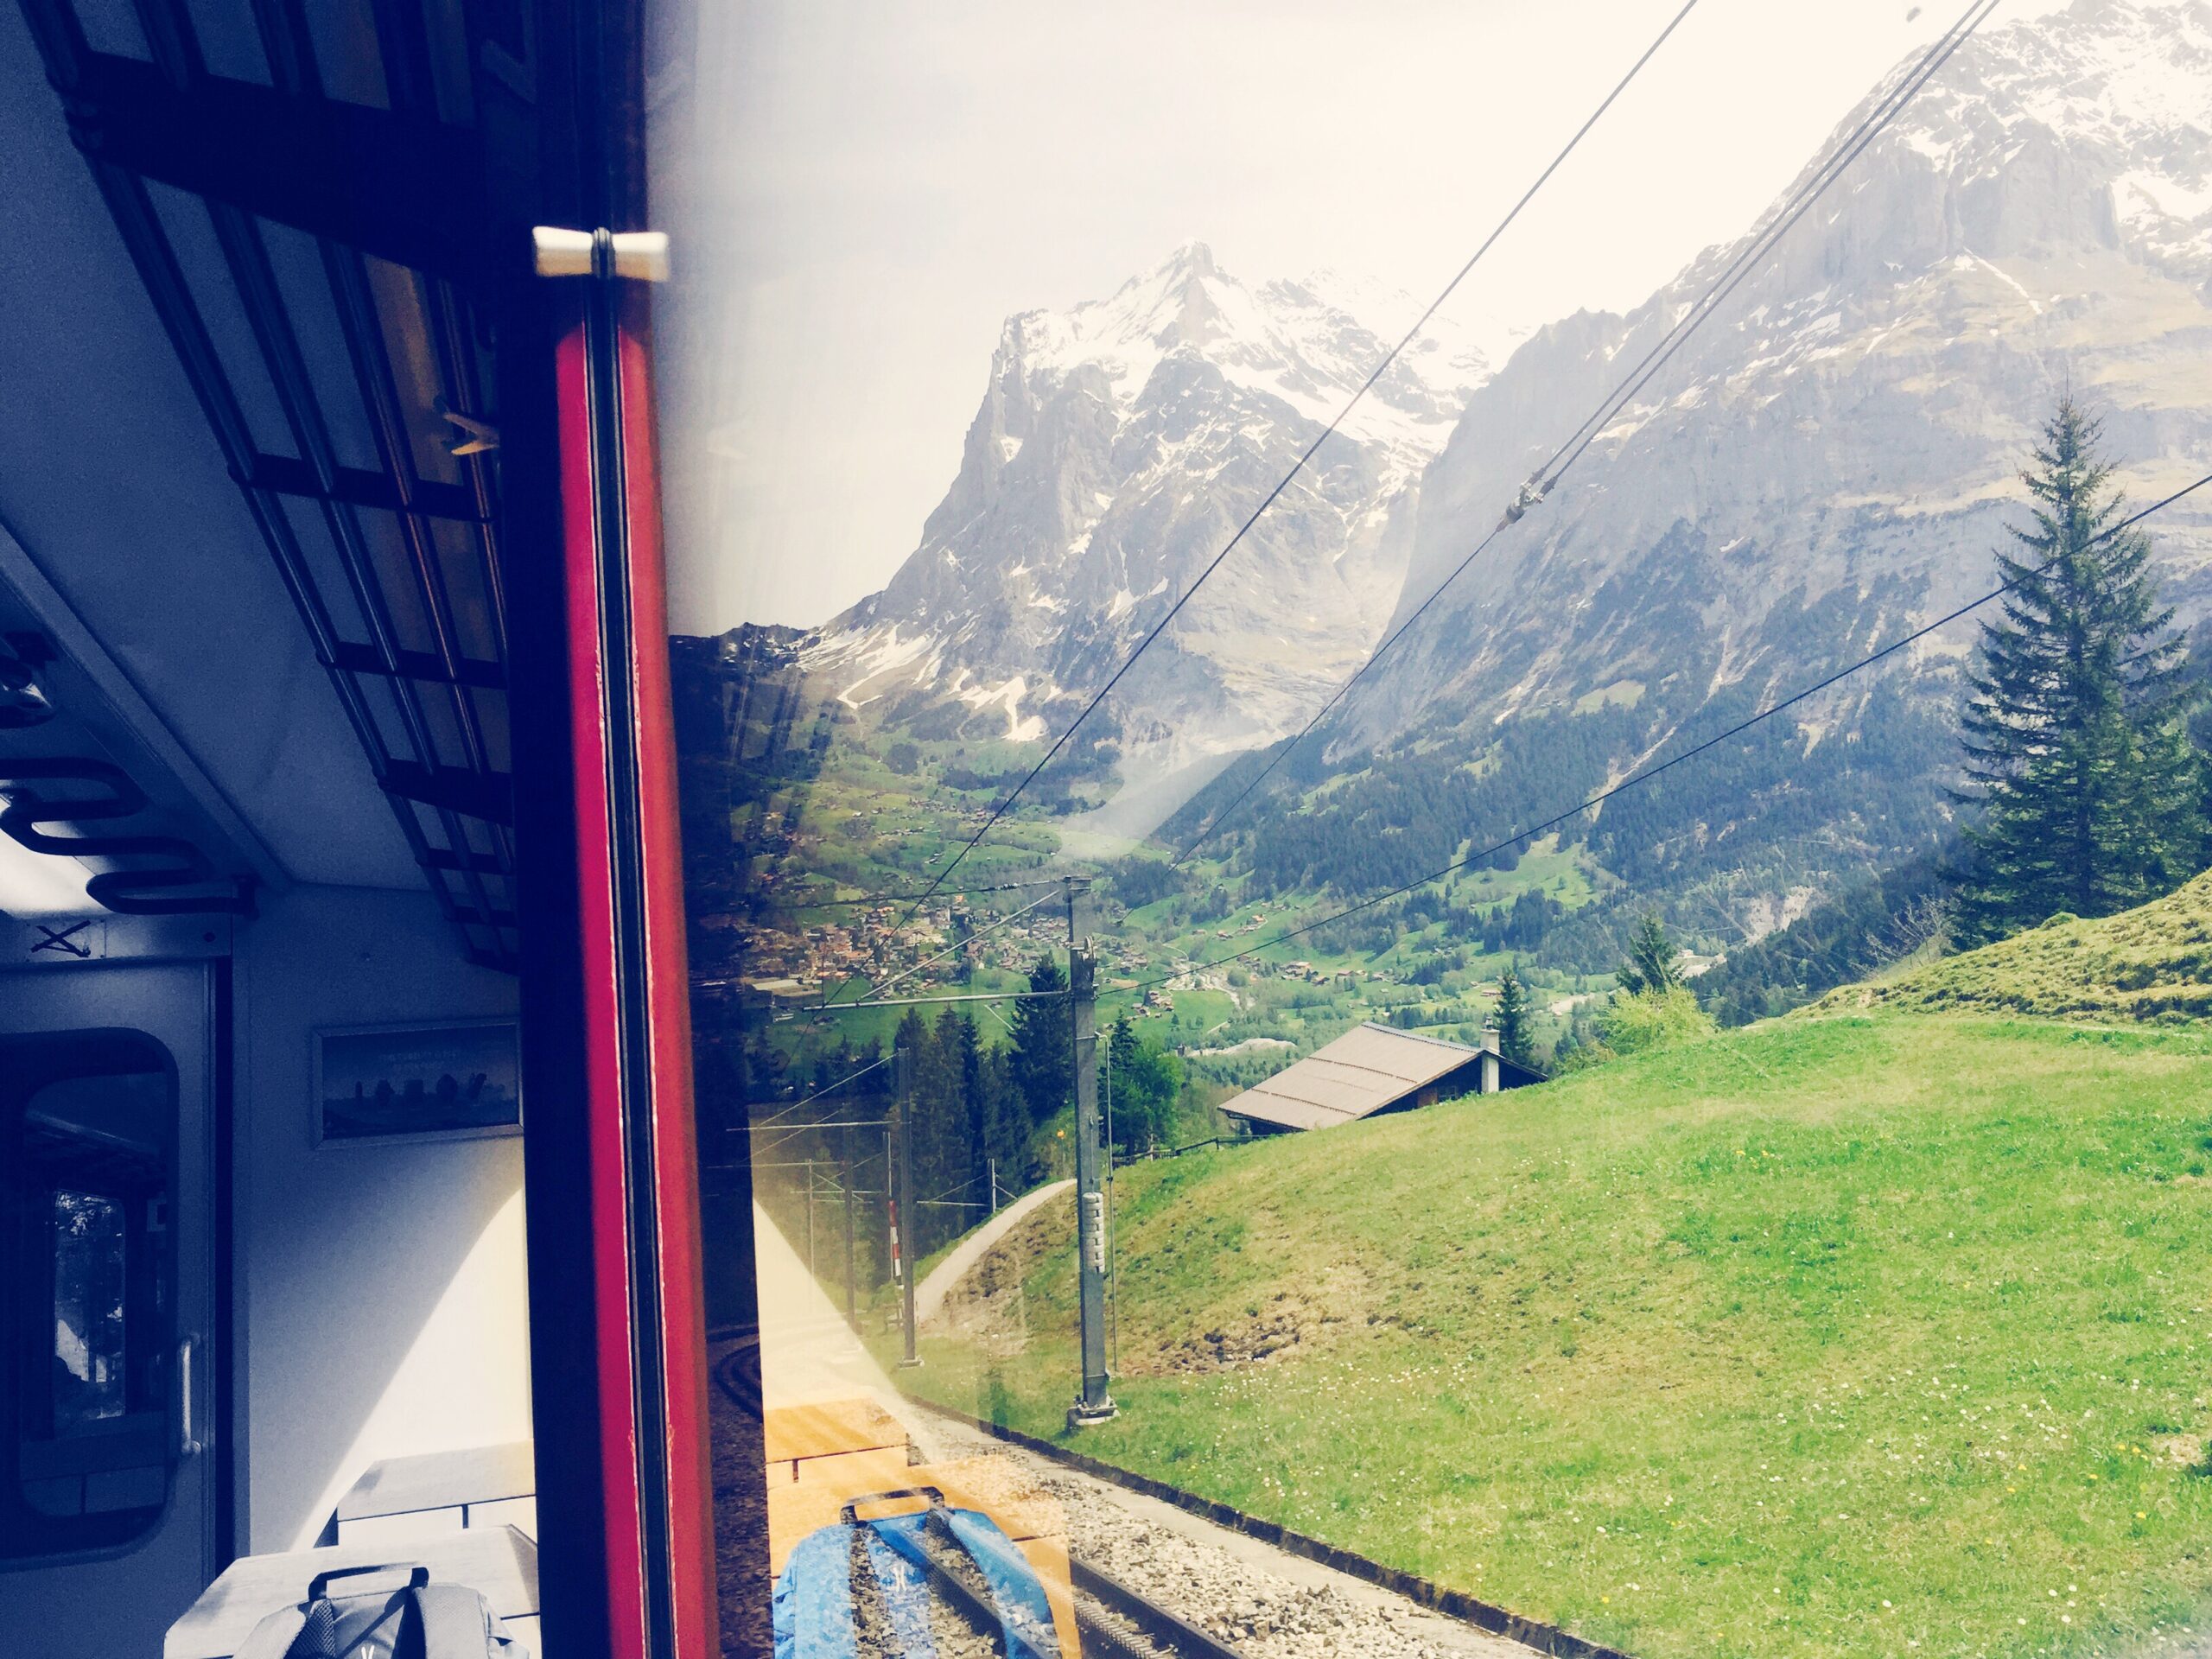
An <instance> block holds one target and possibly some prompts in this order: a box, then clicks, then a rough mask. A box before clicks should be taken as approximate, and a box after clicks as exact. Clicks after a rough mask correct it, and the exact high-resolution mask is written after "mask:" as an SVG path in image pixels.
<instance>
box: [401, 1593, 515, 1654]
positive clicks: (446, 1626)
mask: <svg viewBox="0 0 2212 1659" xmlns="http://www.w3.org/2000/svg"><path fill="white" fill-rule="evenodd" d="M409 1593H410V1594H411V1595H412V1596H413V1597H414V1598H415V1612H416V1618H419V1619H420V1620H421V1621H422V1624H423V1659H485V1656H486V1655H487V1654H493V1653H497V1652H499V1651H500V1650H501V1649H504V1648H505V1646H506V1633H505V1630H504V1629H503V1628H499V1629H495V1627H496V1626H497V1625H498V1621H497V1620H496V1619H494V1618H493V1617H492V1609H491V1608H490V1607H489V1606H488V1605H486V1602H485V1600H484V1598H483V1597H482V1596H481V1595H480V1594H479V1593H478V1592H476V1591H474V1590H473V1589H471V1588H470V1587H469V1586H467V1585H465V1584H424V1585H417V1586H415V1588H414V1589H413V1590H411V1591H410V1592H409ZM495 1638H496V1639H497V1641H498V1642H499V1647H497V1648H495V1647H493V1641H494V1639H495Z"/></svg>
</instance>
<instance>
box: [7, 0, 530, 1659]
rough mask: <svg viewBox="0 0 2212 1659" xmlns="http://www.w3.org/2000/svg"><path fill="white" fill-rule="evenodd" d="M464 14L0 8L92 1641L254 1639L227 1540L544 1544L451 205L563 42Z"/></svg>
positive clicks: (10, 660)
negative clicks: (502, 111) (247, 1629)
mask: <svg viewBox="0 0 2212 1659" xmlns="http://www.w3.org/2000/svg"><path fill="white" fill-rule="evenodd" d="M467 12H468V16H467V19H466V20H464V17H463V9H462V8H461V7H459V6H436V5H433V6H429V7H421V8H416V9H414V10H412V11H411V12H410V10H409V9H407V8H404V7H394V8H385V7H375V8H372V7H371V6H370V5H368V4H367V3H362V4H359V5H354V6H348V5H310V6H308V7H306V8H304V9H298V10H291V9H287V8H283V7H278V6H253V5H249V4H247V3H245V0H239V3H237V4H235V5H229V4H216V5H206V6H202V5H194V6H191V7H190V8H187V7H186V6H184V5H182V4H181V3H180V4H168V5H164V4H161V3H155V4H151V5H148V6H143V7H137V8H133V7H130V6H128V5H124V4H120V3H85V4H82V5H79V6H75V7H72V6H71V5H69V4H68V3H67V0H26V3H24V4H23V6H22V9H21V10H18V9H17V8H16V7H15V6H13V5H10V6H8V7H6V8H4V9H0V80H3V81H4V92H3V93H0V123H4V127H3V128H0V153H4V154H5V155H6V156H8V157H9V173H10V188H11V193H12V195H13V199H14V200H15V202H16V212H15V214H14V216H13V217H14V226H15V228H14V232H13V233H12V234H11V236H10V246H9V249H8V251H7V252H6V254H5V255H4V256H0V377H4V382H5V384H6V385H7V386H8V388H9V391H10V395H9V396H8V397H6V398H5V399H0V432H4V441H0V454H4V455H5V457H6V462H7V464H6V466H5V467H4V468H0V640H4V645H0V798H4V799H5V801H6V803H7V804H6V810H5V813H4V816H0V829H4V830H5V832H6V833H5V835H4V836H0V916H4V924H0V925H4V932H3V933H0V941H4V944H0V949H3V950H4V952H5V957H6V960H5V962H4V972H0V1194H4V1204H0V1212H3V1213H4V1214H5V1215H6V1216H7V1217H8V1225H7V1227H6V1230H5V1232H4V1235H3V1236H0V1323H4V1324H5V1325H6V1326H7V1329H6V1332H5V1336H4V1339H0V1340H4V1348H5V1352H6V1355H7V1356H8V1357H7V1359H6V1362H5V1363H4V1366H0V1628H5V1629H8V1630H15V1631H19V1632H20V1631H24V1630H33V1629H36V1630H40V1631H41V1637H40V1642H41V1643H42V1645H41V1646H40V1647H39V1649H38V1650H39V1651H40V1652H41V1653H44V1654H49V1655H52V1656H54V1659H76V1656H80V1655H81V1656H92V1655H114V1654H125V1653H130V1654H139V1653H153V1652H157V1651H162V1647H163V1642H164V1639H165V1634H166V1639H167V1641H168V1652H170V1653H172V1654H177V1653H192V1654H199V1653H207V1654H211V1655H212V1654H216V1653H224V1654H227V1653H229V1652H231V1651H232V1645H231V1644H232V1643H234V1642H235V1639H236V1638H235V1633H234V1632H233V1633H232V1634H230V1635H224V1634H222V1633H221V1632H220V1631H219V1630H217V1628H216V1627H217V1626H218V1625H219V1624H220V1623H221V1620H220V1618H214V1617H213V1615H214V1614H219V1613H221V1612H222V1611H223V1610H221V1609H219V1608H216V1609H212V1610H209V1609H207V1608H206V1607H205V1602H206V1597H207V1592H208V1587H209V1586H210V1584H211V1582H213V1580H216V1578H217V1575H218V1574H219V1573H223V1572H224V1570H225V1569H226V1567H231V1566H232V1563H233V1562H243V1561H246V1560H277V1561H281V1560H283V1559H284V1558H286V1557H288V1556H289V1555H290V1554H293V1553H295V1552H302V1551H307V1550H310V1549H314V1548H316V1547H317V1546H321V1547H322V1548H323V1550H324V1551H325V1552H327V1551H328V1550H329V1549H330V1548H331V1547H332V1546H343V1547H347V1548H351V1547H353V1546H356V1545H358V1546H359V1548H358V1550H357V1551H356V1554H358V1555H359V1556H360V1558H361V1559H363V1560H367V1559H370V1558H371V1557H372V1555H373V1554H374V1550H375V1548H376V1547H377V1545H378V1540H379V1537H380V1533H379V1528H382V1529H385V1535H388V1534H389V1533H390V1532H391V1529H394V1528H404V1527H406V1526H410V1525H411V1526H413V1527H415V1528H416V1530H417V1531H420V1530H422V1529H423V1528H427V1529H429V1531H431V1532H437V1533H443V1532H446V1531H448V1530H449V1531H450V1532H451V1533H452V1540H451V1541H449V1544H450V1548H456V1549H458V1548H474V1549H477V1550H479V1551H482V1550H484V1549H486V1548H494V1549H497V1550H503V1551H505V1552H506V1554H507V1556H508V1557H509V1558H511V1559H512V1562H513V1563H514V1565H515V1573H516V1576H517V1577H518V1580H527V1579H528V1578H529V1577H530V1576H531V1574H530V1571H529V1569H530V1567H531V1560H532V1559H533V1558H532V1555H531V1551H532V1548H533V1540H534V1538H535V1535H536V1532H537V1521H536V1512H535V1506H534V1501H533V1500H534V1493H535V1491H536V1483H535V1481H534V1479H533V1478H532V1464H531V1454H530V1442H531V1435H532V1415H531V1407H532V1401H531V1360H530V1333H529V1329H528V1320H527V1315H526V1312H525V1310H526V1307H527V1303H528V1294H527V1285H526V1275H525V1250H524V1214H523V1141H522V1139H521V1138H520V1131H521V1123H520V1112H521V1106H520V1084H519V1077H518V1058H517V1051H518V1039H517V1036H516V1023H515V1022H516V1017H517V1008H518V981H517V978H516V976H515V974H514V971H513V969H514V965H515V964H514V957H515V955H516V952H517V949H518V939H517V935H516V931H515V911H516V901H515V898H514V893H513V880H514V858H513V845H512V843H513V836H514V824H513V819H514V817H515V816H516V814H515V811H514V808H513V804H512V791H511V790H510V788H509V783H510V777H511V768H512V763H511V758H510V755H509V753H508V731H507V709H506V702H507V685H508V679H507V661H508V640H507V626H506V619H505V614H504V610H503V607H504V603H505V596H504V592H503V582H502V569H501V558H502V548H501V545H500V531H501V527H502V515H501V511H500V506H499V487H500V479H499V449H498V445H499V410H498V407H497V374H496V362H495V358H496V351H495V346H496V341H495V340H494V337H493V329H492V327H491V324H490V322H489V321H487V311H486V308H485V307H484V305H483V303H482V301H483V298H484V296H485V295H486V292H487V288H486V283H485V281H484V279H483V273H482V271H481V270H476V269H472V268H470V265H469V260H470V259H471V258H472V257H474V256H473V255H470V254H468V253H467V251H466V250H465V249H464V250H463V251H461V252H460V253H458V254H454V253H453V248H454V244H453V243H452V242H450V241H449V240H442V239H441V238H442V236H443V233H444V231H445V230H447V229H449V228H450V227H451V226H453V225H454V224H456V223H459V222H461V219H465V218H466V216H467V214H468V213H471V212H473V211H474V208H473V207H471V192H472V191H475V192H481V191H482V190H483V188H485V183H484V178H485V171H486V164H485V163H484V162H483V160H482V152H483V146H481V145H477V144H475V143H474V141H475V139H476V137H477V136H478V133H479V129H480V124H488V123H489V122H490V120H491V119H492V116H493V109H492V106H491V105H490V103H489V102H488V101H487V99H486V95H485V92H484V91H483V89H484V87H485V86H486V85H489V84H490V82H489V80H488V79H487V75H486V70H485V67H484V66H486V65H487V64H490V65H493V66H495V67H497V69H498V71H499V73H503V74H505V76H506V77H507V82H508V83H511V84H512V85H513V86H522V87H524V88H527V87H528V86H529V85H530V79H531V61H530V50H531V40H530V39H529V38H528V34H529V31H528V30H527V29H525V28H524V27H522V25H523V24H524V22H526V21H527V19H526V18H525V9H524V8H520V7H513V8H501V7H484V8H478V7H474V6H471V7H469V8H467ZM533 15H534V14H533ZM295 25H297V26H298V28H304V29H305V33H304V34H302V33H301V32H298V28H296V27H295ZM503 29H505V30H509V31H512V32H511V34H510V35H502V34H501V31H502V30H503ZM500 95H502V96H507V97H509V98H510V99H511V101H514V102H516V107H517V108H521V109H524V113H526V112H527V111H526V108H524V105H522V104H521V103H520V102H519V101H518V100H516V99H515V98H514V95H513V94H512V93H506V94H500ZM257 123H259V125H257ZM240 137H243V138H244V139H245V142H244V143H238V142H237V141H238V139H240ZM288 148H289V151H290V153H287V152H288ZM356 164H358V168H357V170H356V174H355V177H356V181H357V182H358V178H359V176H365V170H366V169H369V168H374V169H376V170H377V171H378V175H379V182H378V187H377V188H375V189H373V190H369V191H366V192H365V193H363V194H362V196H361V200H360V201H359V202H357V203H356V204H355V207H357V208H358V216H357V217H352V218H349V217H348V213H352V212H353V211H354V209H353V208H348V209H347V210H346V211H344V212H341V211H340V208H339V207H337V206H335V205H334V204H335V203H338V202H340V200H341V199H342V198H343V197H344V192H342V191H340V190H338V189H335V188H333V187H334V186H335V185H336V184H337V183H338V182H339V180H338V178H337V177H335V176H334V175H339V174H342V173H345V172H346V169H347V168H355V167H356ZM417 185H420V186H421V187H422V188H423V192H424V194H423V196H422V197H421V198H420V199H419V200H413V199H410V198H409V196H408V194H407V193H408V192H409V191H410V188H414V187H416V186H417ZM440 192H442V194H439V193H440ZM486 233H488V232H486ZM418 252H419V254H420V257H417V255H418ZM448 255H451V256H452V257H448ZM433 1453H435V1454H440V1455H438V1456H437V1457H436V1458H435V1459H429V1461H428V1462H423V1461H420V1460H421V1459H424V1457H425V1454H433ZM460 1454H466V1455H465V1456H464V1455H460ZM410 1459H416V1460H417V1461H413V1462H410ZM456 1470H461V1471H474V1478H475V1479H476V1482H477V1484H475V1485H474V1486H473V1487H463V1488H456V1489H454V1490H451V1491H439V1490H436V1489H437V1487H438V1484H439V1481H440V1480H446V1481H447V1482H448V1484H451V1481H452V1480H453V1479H456V1478H459V1477H458V1476H455V1475H454V1471H456ZM426 1471H435V1472H436V1473H437V1478H435V1479H425V1478H423V1477H424V1476H425V1474H426ZM410 1482H411V1483H412V1484H410ZM379 1490H382V1491H385V1493H387V1494H388V1495H391V1501H390V1502H389V1503H385V1504H384V1505H382V1506H379V1504H378V1503H377V1502H376V1501H375V1500H376V1496H377V1493H378V1491H379ZM403 1491H404V1492H405V1493H408V1494H411V1495H408V1496H402V1495H400V1494H402V1493H403ZM404 1509H411V1510H413V1511H415V1512H416V1513H414V1514H412V1516H409V1515H405V1514H401V1513H398V1511H399V1510H404ZM410 1535H412V1534H410ZM318 1559H326V1560H327V1559H334V1558H330V1557H327V1554H326V1556H325V1557H321V1558H318ZM233 1570H235V1569H233ZM303 1592H304V1586H299V1587H295V1588H292V1589H290V1590H289V1591H288V1592H285V1597H284V1599H293V1600H296V1599H299V1598H300V1596H301V1595H302V1593H303ZM530 1593H532V1594H534V1592H530ZM195 1607H198V1608H200V1609H201V1611H208V1612H209V1613H210V1621H209V1632H210V1633H208V1634H207V1635H206V1636H205V1637H203V1638H202V1639H201V1641H200V1644H199V1645H194V1643H192V1641H190V1640H188V1639H184V1638H181V1637H179V1636H178V1635H177V1634H176V1633H175V1631H172V1630H171V1629H170V1627H171V1626H172V1624H175V1623H176V1622H177V1621H178V1620H179V1619H180V1618H181V1616H182V1615H184V1614H185V1613H186V1612H187V1611H188V1609H194V1608H195ZM63 1610H66V1611H63ZM247 1611H251V1609H248V1608H246V1607H245V1604H244V1602H243V1601H241V1602H240V1603H239V1605H238V1606H237V1607H234V1608H233V1609H232V1610H231V1611H230V1613H229V1615H228V1617H229V1618H231V1620H232V1624H236V1623H237V1621H238V1619H240V1618H244V1617H245V1613H246V1612H247ZM497 1611H502V1612H503V1613H504V1614H505V1615H506V1616H508V1618H509V1623H510V1630H511V1631H512V1632H514V1633H516V1634H518V1635H520V1636H522V1637H524V1639H525V1641H526V1642H527V1644H528V1647H529V1649H531V1650H535V1647H536V1643H535V1640H534V1635H533V1631H534V1626H535V1623H536V1621H535V1618H534V1617H532V1616H533V1615H534V1614H535V1612H536V1611H537V1610H536V1607H535V1605H534V1602H533V1603H531V1605H508V1606H505V1607H504V1608H501V1609H498V1610H497ZM0 1645H7V1644H6V1643H0ZM16 1650H17V1651H22V1649H16Z"/></svg>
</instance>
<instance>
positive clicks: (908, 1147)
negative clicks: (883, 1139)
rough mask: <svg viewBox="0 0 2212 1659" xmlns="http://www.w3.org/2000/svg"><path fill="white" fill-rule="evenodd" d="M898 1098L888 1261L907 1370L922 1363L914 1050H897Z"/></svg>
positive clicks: (893, 1125)
mask: <svg viewBox="0 0 2212 1659" xmlns="http://www.w3.org/2000/svg"><path fill="white" fill-rule="evenodd" d="M898 1071H899V1098H898V1101H897V1103H895V1104H894V1105H893V1108H892V1111H891V1135H892V1138H893V1141H895V1142H896V1143H897V1146H898V1148H899V1187H898V1192H899V1198H898V1204H897V1206H896V1207H895V1208H894V1209H893V1211H892V1212H891V1263H892V1268H893V1271H894V1272H895V1273H896V1274H898V1275H899V1284H900V1286H901V1287H902V1293H901V1294H903V1295H904V1297H905V1306H906V1351H904V1352H903V1353H902V1354H900V1356H899V1370H912V1368H913V1367H914V1366H917V1365H918V1364H920V1363H922V1360H921V1356H920V1355H918V1354H917V1353H916V1352H915V1351H914V1341H915V1336H916V1332H915V1330H914V1263H913V1262H912V1243H911V1241H912V1238H913V1229H914V1051H913V1050H912V1049H911V1048H902V1049H900V1050H899V1061H898Z"/></svg>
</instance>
